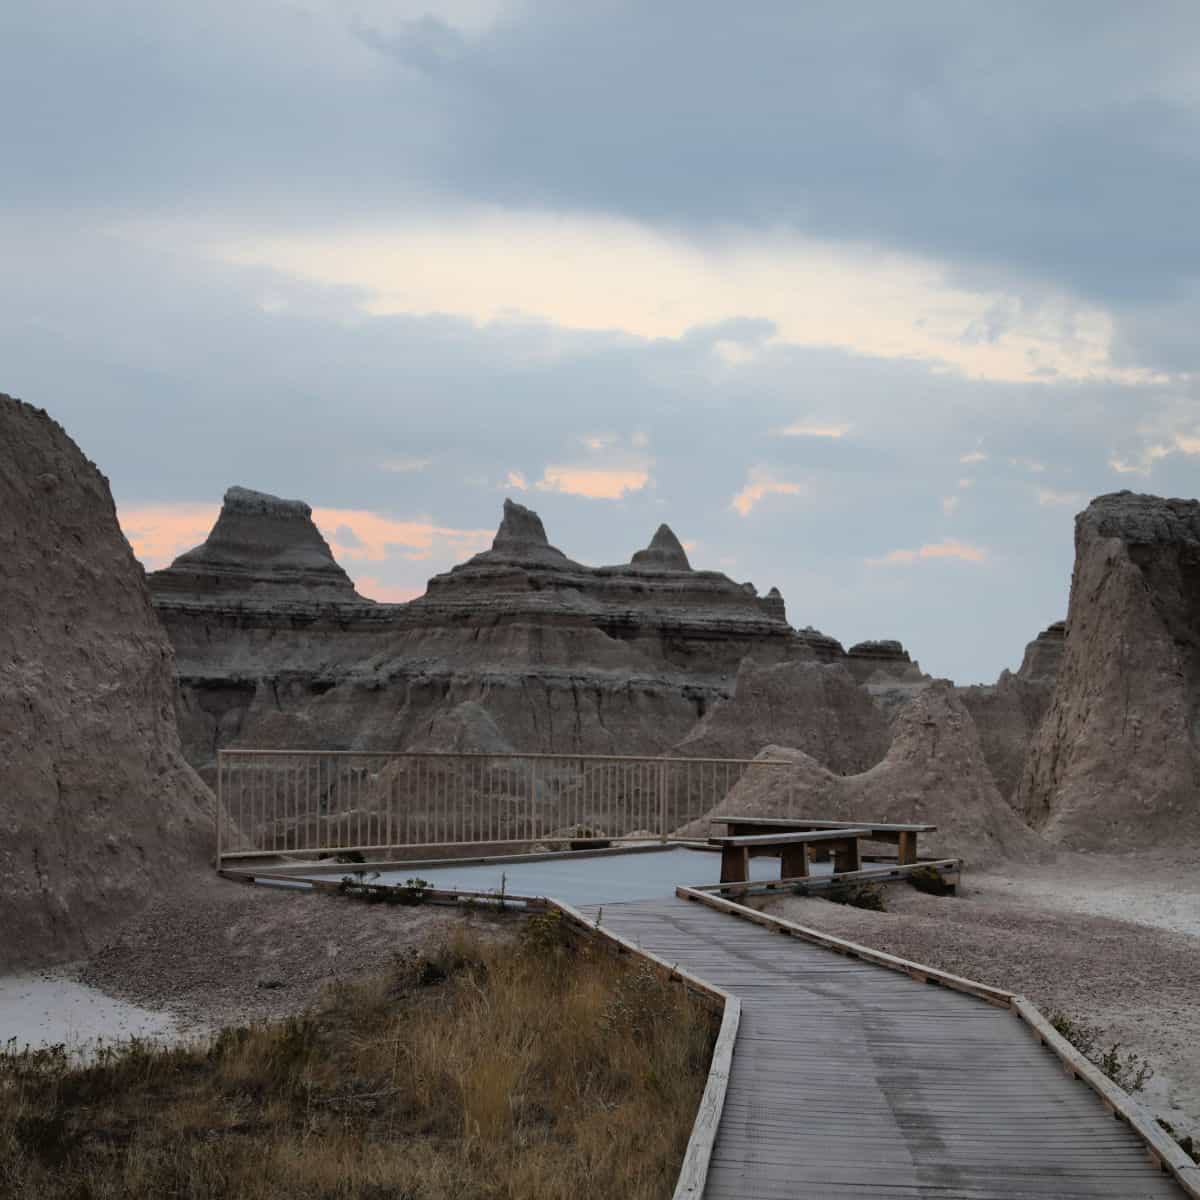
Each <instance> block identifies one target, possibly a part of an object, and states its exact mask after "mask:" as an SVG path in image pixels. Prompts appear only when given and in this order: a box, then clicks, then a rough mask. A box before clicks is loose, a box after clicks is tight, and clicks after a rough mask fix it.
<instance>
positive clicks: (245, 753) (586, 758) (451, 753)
mask: <svg viewBox="0 0 1200 1200" xmlns="http://www.w3.org/2000/svg"><path fill="white" fill-rule="evenodd" d="M317 755H319V756H321V757H324V758H486V759H514V760H519V761H522V762H523V761H525V760H527V759H543V760H544V759H553V760H555V761H558V762H568V763H569V762H640V763H667V764H673V765H675V766H680V765H683V764H687V763H705V764H717V765H728V766H738V767H791V766H795V763H793V762H792V761H791V760H790V759H787V758H683V757H677V758H673V757H668V756H666V755H650V754H543V753H530V754H519V753H515V752H514V753H503V754H491V753H489V752H488V751H486V750H464V751H461V752H459V751H457V750H250V749H245V748H238V749H229V750H218V751H217V757H218V758H303V757H313V756H317Z"/></svg>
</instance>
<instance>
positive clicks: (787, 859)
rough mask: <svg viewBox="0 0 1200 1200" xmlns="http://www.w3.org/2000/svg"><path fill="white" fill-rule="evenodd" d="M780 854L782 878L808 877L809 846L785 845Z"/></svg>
mask: <svg viewBox="0 0 1200 1200" xmlns="http://www.w3.org/2000/svg"><path fill="white" fill-rule="evenodd" d="M782 849H783V853H782V855H781V856H780V859H781V861H780V864H779V878H780V879H806V878H807V877H808V847H807V846H804V845H801V846H784V847H783V848H782Z"/></svg>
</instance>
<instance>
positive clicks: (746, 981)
mask: <svg viewBox="0 0 1200 1200" xmlns="http://www.w3.org/2000/svg"><path fill="white" fill-rule="evenodd" d="M586 911H587V914H588V916H589V917H590V918H591V919H593V920H594V919H595V918H596V916H597V912H598V908H597V906H594V905H593V906H591V907H590V908H589V909H587V910H586ZM599 916H600V921H601V924H602V926H603V928H605V929H608V930H610V931H612V932H614V933H617V934H619V935H620V936H622V937H624V938H627V939H628V940H630V941H632V942H634V943H636V944H638V945H639V946H641V947H642V948H643V949H645V950H647V951H650V952H651V953H653V954H656V955H658V956H660V957H661V958H664V959H666V960H667V961H668V962H670V963H672V964H674V965H676V966H678V967H680V968H682V969H684V970H686V971H689V972H691V973H692V974H694V975H697V976H699V977H700V978H702V979H704V980H705V981H707V982H708V983H710V984H713V985H715V986H717V987H720V988H723V989H724V990H726V991H728V992H730V993H732V994H734V995H736V996H738V997H739V998H740V1000H741V1003H742V1014H741V1025H740V1028H739V1031H738V1036H737V1043H736V1049H735V1052H734V1055H733V1067H732V1071H731V1074H730V1078H729V1088H728V1091H727V1094H726V1100H725V1108H724V1111H723V1113H722V1116H721V1121H720V1126H719V1128H718V1132H717V1139H716V1144H715V1147H714V1151H713V1156H712V1160H711V1163H710V1167H709V1173H708V1182H707V1186H706V1188H705V1191H704V1197H705V1200H775V1198H779V1200H783V1198H784V1197H787V1198H789V1200H791V1198H800V1197H813V1198H822V1200H823V1198H835V1197H836V1198H843V1197H862V1198H867V1197H871V1198H874V1200H911V1198H915V1197H921V1198H924V1200H993V1198H994V1200H1074V1198H1076V1197H1121V1198H1122V1200H1142V1198H1157V1197H1164V1198H1165V1197H1172V1198H1174V1200H1178V1197H1180V1196H1181V1195H1182V1194H1183V1193H1182V1191H1181V1190H1180V1188H1179V1187H1178V1185H1177V1184H1176V1183H1175V1182H1174V1180H1173V1179H1172V1178H1171V1177H1170V1176H1168V1175H1165V1174H1162V1173H1161V1172H1160V1171H1159V1170H1158V1169H1157V1168H1156V1167H1155V1166H1154V1164H1153V1163H1152V1161H1151V1159H1150V1157H1149V1156H1148V1154H1147V1153H1146V1149H1145V1147H1144V1145H1143V1143H1142V1142H1141V1141H1140V1139H1139V1138H1138V1137H1137V1136H1136V1135H1135V1134H1134V1133H1133V1132H1132V1131H1131V1130H1130V1129H1129V1128H1128V1127H1127V1126H1125V1125H1124V1124H1122V1123H1120V1122H1119V1121H1117V1120H1115V1119H1114V1118H1113V1116H1112V1115H1111V1114H1109V1113H1108V1112H1107V1111H1106V1110H1105V1108H1104V1106H1103V1105H1102V1104H1101V1102H1100V1101H1099V1099H1098V1098H1097V1097H1096V1095H1095V1094H1094V1093H1093V1092H1092V1091H1091V1090H1090V1089H1088V1088H1087V1087H1085V1086H1083V1085H1082V1084H1080V1083H1078V1082H1076V1081H1075V1080H1073V1079H1072V1078H1071V1077H1070V1076H1069V1075H1068V1074H1067V1073H1066V1072H1065V1071H1064V1070H1063V1068H1062V1066H1061V1064H1060V1063H1059V1060H1058V1059H1057V1058H1056V1057H1055V1056H1054V1055H1053V1054H1051V1053H1050V1051H1048V1050H1046V1049H1044V1048H1043V1047H1042V1046H1040V1045H1039V1044H1038V1042H1037V1040H1036V1039H1035V1038H1033V1037H1032V1036H1031V1035H1030V1033H1029V1032H1028V1030H1027V1029H1026V1028H1025V1027H1024V1026H1023V1025H1022V1023H1021V1022H1020V1021H1019V1020H1018V1019H1017V1018H1016V1017H1015V1016H1014V1015H1012V1013H1010V1012H1008V1011H1006V1010H1004V1009H1000V1008H996V1007H993V1006H992V1005H989V1004H987V1003H985V1002H984V1001H982V1000H978V999H976V998H975V997H973V996H970V995H965V994H963V993H960V992H954V991H949V990H944V989H942V988H935V987H930V986H928V985H926V984H923V983H920V982H918V981H916V980H914V979H911V978H909V977H908V976H907V975H903V974H900V973H897V972H894V971H889V970H886V969H884V968H882V967H878V966H874V965H871V964H869V963H864V962H859V961H855V960H853V959H849V958H845V957H842V956H839V955H837V954H834V953H831V952H830V951H828V950H825V949H822V948H821V947H819V946H814V945H809V944H806V943H804V942H801V941H797V940H795V939H792V938H784V937H781V936H779V935H778V934H777V933H773V932H771V931H770V930H768V929H764V928H761V927H760V926H757V925H753V924H750V923H749V922H746V921H743V920H739V919H738V918H737V917H731V916H728V915H725V914H722V913H719V912H715V911H712V910H711V909H708V908H705V907H702V906H701V905H698V904H693V903H689V902H688V901H686V900H681V899H677V898H671V899H661V900H649V901H636V902H630V903H621V904H607V905H604V906H603V910H602V911H600V912H599Z"/></svg>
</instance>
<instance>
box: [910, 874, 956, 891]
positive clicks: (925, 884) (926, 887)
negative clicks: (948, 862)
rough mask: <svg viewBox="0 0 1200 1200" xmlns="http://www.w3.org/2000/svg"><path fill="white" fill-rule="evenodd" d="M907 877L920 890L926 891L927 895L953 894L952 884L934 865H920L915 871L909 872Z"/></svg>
mask: <svg viewBox="0 0 1200 1200" xmlns="http://www.w3.org/2000/svg"><path fill="white" fill-rule="evenodd" d="M907 879H908V882H909V883H910V884H911V885H912V886H913V887H915V888H916V889H917V891H918V892H924V893H925V895H927V896H950V895H953V888H952V887H951V885H950V884H948V883H947V882H946V881H945V880H944V879H943V878H942V873H941V872H940V871H938V870H937V869H935V868H934V867H918V868H917V869H916V870H915V871H910V872H909V873H908V876H907Z"/></svg>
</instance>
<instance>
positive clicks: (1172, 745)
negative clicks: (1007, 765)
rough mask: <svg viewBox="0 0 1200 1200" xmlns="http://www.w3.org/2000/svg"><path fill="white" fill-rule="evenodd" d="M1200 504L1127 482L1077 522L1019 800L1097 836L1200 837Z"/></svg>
mask: <svg viewBox="0 0 1200 1200" xmlns="http://www.w3.org/2000/svg"><path fill="white" fill-rule="evenodd" d="M1198 801H1200V502H1197V501H1195V500H1165V499H1161V498H1159V497H1157V496H1146V495H1137V494H1134V493H1132V492H1127V491H1126V492H1117V493H1114V494H1110V495H1105V496H1100V497H1098V498H1097V499H1095V500H1093V501H1092V503H1091V504H1090V505H1089V506H1088V508H1087V509H1086V510H1085V511H1084V512H1082V513H1080V514H1079V516H1078V517H1077V518H1076V520H1075V569H1074V573H1073V575H1072V577H1071V599H1070V607H1069V611H1068V615H1067V636H1066V645H1065V648H1064V650H1063V654H1062V662H1061V665H1060V667H1059V669H1058V681H1057V685H1056V687H1055V691H1054V696H1053V699H1052V701H1051V702H1050V706H1049V710H1048V712H1047V714H1046V717H1045V720H1044V721H1043V722H1042V724H1041V726H1040V728H1039V730H1038V733H1037V736H1036V738H1035V739H1034V741H1033V744H1032V746H1031V749H1030V753H1029V755H1028V758H1027V760H1026V762H1025V765H1024V771H1023V774H1022V777H1021V784H1020V789H1019V793H1018V804H1019V806H1020V807H1021V809H1022V810H1023V811H1024V812H1025V814H1026V815H1027V817H1028V819H1029V820H1030V821H1031V822H1032V823H1033V824H1034V825H1035V826H1036V827H1037V828H1039V829H1041V830H1042V832H1043V833H1044V834H1045V835H1046V836H1047V837H1048V838H1050V839H1052V840H1053V841H1057V842H1062V843H1065V844H1068V845H1071V846H1079V847H1091V848H1124V847H1132V846H1140V845H1148V844H1151V843H1157V844H1167V843H1171V842H1178V841H1190V842H1195V841H1196V840H1197V838H1198V836H1200V825H1198V823H1197V819H1196V815H1197V804H1198Z"/></svg>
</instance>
